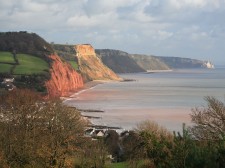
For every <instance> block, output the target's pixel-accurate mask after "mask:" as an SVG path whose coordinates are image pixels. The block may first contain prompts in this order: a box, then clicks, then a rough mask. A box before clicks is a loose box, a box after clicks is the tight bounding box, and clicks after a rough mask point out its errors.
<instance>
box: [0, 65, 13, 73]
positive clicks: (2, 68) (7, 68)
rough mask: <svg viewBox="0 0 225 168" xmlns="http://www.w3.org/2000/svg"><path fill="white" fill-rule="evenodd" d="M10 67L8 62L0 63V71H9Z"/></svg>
mask: <svg viewBox="0 0 225 168" xmlns="http://www.w3.org/2000/svg"><path fill="white" fill-rule="evenodd" d="M11 67H12V65H9V64H0V73H10V69H11Z"/></svg>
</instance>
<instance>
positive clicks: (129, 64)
mask: <svg viewBox="0 0 225 168" xmlns="http://www.w3.org/2000/svg"><path fill="white" fill-rule="evenodd" d="M95 51H96V53H97V54H98V55H99V57H100V58H101V60H102V62H103V63H104V64H105V65H107V66H108V67H109V68H111V69H112V70H113V71H114V72H116V73H136V72H145V69H143V68H142V67H140V66H139V65H138V64H137V63H136V62H135V61H134V60H133V59H132V58H130V56H129V54H128V53H126V52H123V51H119V50H110V49H102V50H95Z"/></svg>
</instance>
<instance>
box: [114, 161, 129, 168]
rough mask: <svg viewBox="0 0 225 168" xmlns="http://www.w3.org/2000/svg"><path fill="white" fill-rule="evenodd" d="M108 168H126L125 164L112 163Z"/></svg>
mask: <svg viewBox="0 0 225 168" xmlns="http://www.w3.org/2000/svg"><path fill="white" fill-rule="evenodd" d="M110 168H127V163H126V162H119V163H113V164H112V165H111V166H110Z"/></svg>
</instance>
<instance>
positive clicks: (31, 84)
mask: <svg viewBox="0 0 225 168" xmlns="http://www.w3.org/2000/svg"><path fill="white" fill-rule="evenodd" d="M49 79H50V74H49V73H45V74H33V75H20V76H16V77H15V82H14V84H15V85H16V86H17V87H18V88H30V89H35V90H36V91H38V92H46V88H45V86H44V84H45V81H47V80H49Z"/></svg>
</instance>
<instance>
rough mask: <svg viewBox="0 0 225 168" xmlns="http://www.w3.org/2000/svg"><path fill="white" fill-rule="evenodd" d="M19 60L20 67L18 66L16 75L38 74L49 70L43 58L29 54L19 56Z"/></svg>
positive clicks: (15, 70) (15, 71)
mask: <svg viewBox="0 0 225 168" xmlns="http://www.w3.org/2000/svg"><path fill="white" fill-rule="evenodd" d="M17 58H18V60H19V65H17V66H16V68H15V69H14V72H13V73H14V74H16V75H21V74H38V73H43V72H44V70H48V69H49V65H48V63H47V62H46V61H44V60H43V59H41V58H38V57H35V56H32V55H28V54H17Z"/></svg>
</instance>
